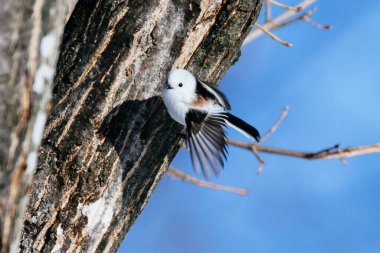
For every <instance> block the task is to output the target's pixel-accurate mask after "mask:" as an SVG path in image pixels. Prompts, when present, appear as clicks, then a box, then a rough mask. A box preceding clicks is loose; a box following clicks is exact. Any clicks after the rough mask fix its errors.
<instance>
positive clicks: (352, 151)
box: [228, 140, 380, 160]
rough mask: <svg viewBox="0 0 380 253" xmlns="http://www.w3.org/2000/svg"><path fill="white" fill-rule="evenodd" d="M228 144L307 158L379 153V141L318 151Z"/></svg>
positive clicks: (240, 143)
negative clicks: (366, 144) (372, 143)
mask: <svg viewBox="0 0 380 253" xmlns="http://www.w3.org/2000/svg"><path fill="white" fill-rule="evenodd" d="M228 144H231V145H233V146H236V147H240V148H244V149H247V150H250V151H252V146H256V147H255V149H256V150H257V152H263V153H270V154H277V155H285V156H292V157H298V158H304V159H309V160H316V159H344V158H347V157H351V156H359V155H366V154H372V153H380V143H377V144H374V145H368V146H359V147H349V148H345V149H339V148H336V146H333V147H332V148H328V149H325V150H323V151H319V152H302V151H294V150H287V149H279V148H271V147H265V146H260V145H257V144H256V143H245V142H240V141H236V140H228Z"/></svg>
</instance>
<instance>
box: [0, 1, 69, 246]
mask: <svg viewBox="0 0 380 253" xmlns="http://www.w3.org/2000/svg"><path fill="white" fill-rule="evenodd" d="M74 5H75V0H50V1H45V0H25V1H14V0H3V1H1V8H0V24H1V25H0V252H8V251H12V252H13V251H15V249H16V248H17V247H18V241H19V239H20V235H21V230H22V227H23V223H24V220H23V219H24V213H25V210H26V205H27V202H28V196H29V194H28V192H29V191H30V187H31V183H32V179H33V174H34V170H35V167H36V163H37V150H38V147H39V145H40V142H41V138H42V131H43V127H44V124H45V120H46V108H47V104H48V101H49V100H50V98H51V92H50V91H51V88H52V84H53V77H54V72H55V67H56V62H57V59H58V54H59V44H60V42H61V37H62V33H63V29H64V25H65V23H66V21H67V19H68V17H69V14H70V12H71V10H72V9H73V7H74Z"/></svg>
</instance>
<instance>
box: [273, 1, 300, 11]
mask: <svg viewBox="0 0 380 253" xmlns="http://www.w3.org/2000/svg"><path fill="white" fill-rule="evenodd" d="M269 1H270V3H271V4H273V5H276V6H278V7H281V8H284V9H285V10H288V11H293V12H300V11H301V10H302V8H301V7H300V6H296V7H291V6H289V5H286V4H283V3H279V2H277V1H275V0H269Z"/></svg>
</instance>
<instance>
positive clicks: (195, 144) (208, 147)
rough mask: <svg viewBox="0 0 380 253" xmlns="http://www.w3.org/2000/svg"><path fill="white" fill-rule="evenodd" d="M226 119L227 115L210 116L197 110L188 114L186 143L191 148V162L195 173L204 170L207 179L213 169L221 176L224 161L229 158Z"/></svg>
mask: <svg viewBox="0 0 380 253" xmlns="http://www.w3.org/2000/svg"><path fill="white" fill-rule="evenodd" d="M226 118H227V115H226V114H225V113H220V114H216V115H209V114H207V113H206V112H203V111H200V110H196V109H191V110H189V112H188V113H187V114H186V128H187V136H186V142H187V144H188V146H189V147H190V154H191V161H192V163H193V167H194V169H195V171H196V172H197V173H198V172H199V171H200V170H202V172H203V174H204V176H205V177H206V178H207V179H209V178H210V176H211V173H210V171H211V169H212V170H213V171H214V173H215V174H216V175H218V174H219V172H220V168H221V167H223V166H224V161H223V159H226V158H227V156H226V153H227V143H226V133H225V129H224V128H225V126H226ZM210 167H211V169H210Z"/></svg>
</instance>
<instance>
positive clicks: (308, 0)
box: [243, 0, 317, 45]
mask: <svg viewBox="0 0 380 253" xmlns="http://www.w3.org/2000/svg"><path fill="white" fill-rule="evenodd" d="M316 1H317V0H304V1H303V2H302V3H300V4H299V5H297V6H296V7H294V8H297V9H300V11H301V10H304V9H305V8H307V7H308V6H310V5H312V4H313V3H315V2H316ZM295 14H296V12H294V11H291V10H289V11H286V12H285V13H283V14H281V15H280V16H278V17H276V18H274V19H271V20H267V21H266V22H265V23H264V24H263V25H262V27H263V28H264V30H266V31H271V30H273V27H275V26H277V25H278V24H281V23H283V22H285V21H286V20H288V19H289V18H291V17H292V16H294V15H295ZM263 34H264V32H263V30H260V29H255V30H253V31H251V32H250V33H249V34H248V36H247V37H246V38H245V40H244V42H243V45H245V44H247V43H249V42H251V41H252V40H255V39H257V38H258V37H260V36H261V35H263Z"/></svg>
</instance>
